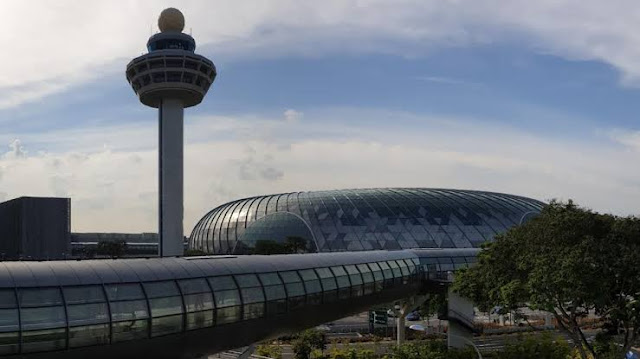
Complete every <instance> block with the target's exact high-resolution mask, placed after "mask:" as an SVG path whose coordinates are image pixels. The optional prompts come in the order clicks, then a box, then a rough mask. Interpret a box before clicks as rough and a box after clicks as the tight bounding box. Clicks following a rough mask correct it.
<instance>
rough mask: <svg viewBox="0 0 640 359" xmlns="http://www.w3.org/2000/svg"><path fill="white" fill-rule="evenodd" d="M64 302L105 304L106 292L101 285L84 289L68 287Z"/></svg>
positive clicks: (65, 291)
mask: <svg viewBox="0 0 640 359" xmlns="http://www.w3.org/2000/svg"><path fill="white" fill-rule="evenodd" d="M63 291H64V300H65V302H67V304H82V303H99V302H104V301H105V297H104V290H103V289H102V286H99V285H88V286H82V287H67V288H64V289H63Z"/></svg>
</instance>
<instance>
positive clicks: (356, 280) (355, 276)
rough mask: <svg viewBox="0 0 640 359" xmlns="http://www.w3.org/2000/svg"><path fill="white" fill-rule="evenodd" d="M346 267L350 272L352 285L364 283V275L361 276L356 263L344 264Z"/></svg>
mask: <svg viewBox="0 0 640 359" xmlns="http://www.w3.org/2000/svg"><path fill="white" fill-rule="evenodd" d="M344 269H345V270H346V271H347V273H349V279H351V285H360V284H362V277H361V276H360V272H358V269H357V268H356V266H354V265H349V266H344Z"/></svg>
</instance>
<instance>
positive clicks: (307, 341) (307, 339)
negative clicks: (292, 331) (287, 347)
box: [291, 329, 326, 359]
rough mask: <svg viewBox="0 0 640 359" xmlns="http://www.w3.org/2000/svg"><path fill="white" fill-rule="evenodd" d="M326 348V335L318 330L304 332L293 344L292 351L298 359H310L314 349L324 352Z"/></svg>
mask: <svg viewBox="0 0 640 359" xmlns="http://www.w3.org/2000/svg"><path fill="white" fill-rule="evenodd" d="M325 348H326V341H325V335H324V333H322V332H321V331H319V330H316V329H308V330H305V331H303V332H302V333H300V334H299V335H298V337H297V338H296V339H294V340H293V341H292V342H291V349H292V350H293V352H294V354H295V357H296V359H309V358H310V356H311V352H312V351H313V349H319V350H321V351H324V350H325Z"/></svg>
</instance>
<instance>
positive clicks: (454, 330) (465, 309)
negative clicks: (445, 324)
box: [447, 287, 474, 349]
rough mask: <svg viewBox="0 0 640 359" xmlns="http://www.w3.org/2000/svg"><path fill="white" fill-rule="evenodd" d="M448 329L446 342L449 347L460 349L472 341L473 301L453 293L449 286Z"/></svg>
mask: <svg viewBox="0 0 640 359" xmlns="http://www.w3.org/2000/svg"><path fill="white" fill-rule="evenodd" d="M447 294H448V296H449V308H448V310H447V311H448V313H447V317H448V319H449V330H448V332H447V342H448V346H449V348H456V349H461V348H464V347H465V346H467V345H469V343H472V340H473V317H474V313H473V303H472V302H471V301H469V300H468V299H466V298H463V297H461V296H460V295H459V294H457V293H455V292H454V291H453V290H452V289H451V287H449V289H448V293H447Z"/></svg>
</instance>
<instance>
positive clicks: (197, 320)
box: [187, 310, 213, 330]
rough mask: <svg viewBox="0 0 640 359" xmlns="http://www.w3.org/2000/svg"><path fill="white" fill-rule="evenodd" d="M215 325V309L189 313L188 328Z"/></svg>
mask: <svg viewBox="0 0 640 359" xmlns="http://www.w3.org/2000/svg"><path fill="white" fill-rule="evenodd" d="M211 326H213V311H212V310H206V311H202V312H195V313H187V330H192V329H198V328H206V327H211Z"/></svg>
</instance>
